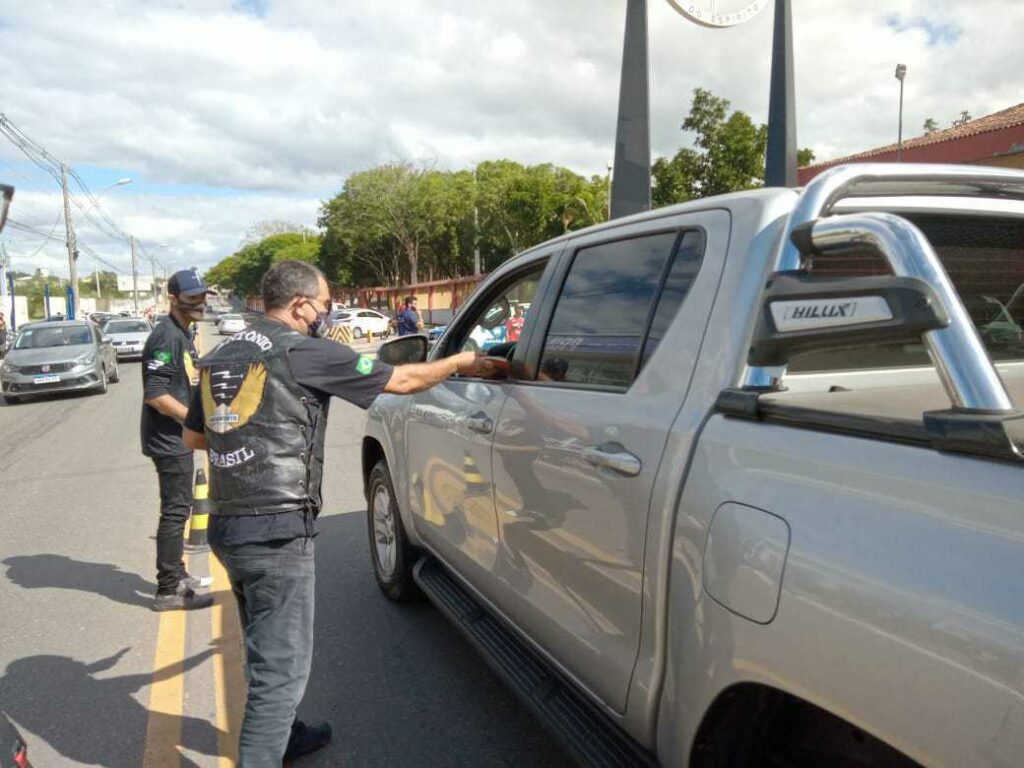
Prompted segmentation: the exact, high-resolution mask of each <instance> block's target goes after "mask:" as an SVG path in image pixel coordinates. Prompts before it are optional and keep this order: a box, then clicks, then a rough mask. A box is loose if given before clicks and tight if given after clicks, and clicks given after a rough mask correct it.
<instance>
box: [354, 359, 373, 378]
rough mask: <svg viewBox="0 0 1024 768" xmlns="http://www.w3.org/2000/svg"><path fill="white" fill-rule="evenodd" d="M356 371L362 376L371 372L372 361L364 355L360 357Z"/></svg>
mask: <svg viewBox="0 0 1024 768" xmlns="http://www.w3.org/2000/svg"><path fill="white" fill-rule="evenodd" d="M356 370H357V371H359V372H360V373H361V374H363V376H366V375H367V374H369V373H372V372H373V360H371V359H370V358H368V357H367V356H366V355H360V356H359V361H358V362H357V363H356Z"/></svg>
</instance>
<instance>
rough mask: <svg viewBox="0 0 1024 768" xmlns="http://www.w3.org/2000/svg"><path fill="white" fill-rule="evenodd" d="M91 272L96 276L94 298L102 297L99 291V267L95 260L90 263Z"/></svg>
mask: <svg viewBox="0 0 1024 768" xmlns="http://www.w3.org/2000/svg"><path fill="white" fill-rule="evenodd" d="M92 274H93V276H94V277H95V278H96V298H97V299H102V298H103V294H102V293H100V267H99V265H98V264H97V263H96V261H95V260H94V261H93V263H92Z"/></svg>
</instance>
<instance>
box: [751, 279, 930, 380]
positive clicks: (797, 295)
mask: <svg viewBox="0 0 1024 768" xmlns="http://www.w3.org/2000/svg"><path fill="white" fill-rule="evenodd" d="M949 323H950V319H949V315H948V314H947V313H946V310H945V307H943V306H942V302H940V301H939V298H938V296H937V295H936V293H935V291H934V290H933V289H932V287H931V286H930V285H929V284H928V283H926V282H925V281H924V280H920V279H918V278H915V277H892V276H881V277H854V278H820V277H812V276H811V275H810V274H809V273H808V272H805V271H800V270H798V271H792V272H776V273H775V274H774V275H772V277H771V279H769V281H768V285H767V287H766V288H765V293H764V302H763V306H762V308H761V315H760V317H759V319H758V324H757V329H756V330H755V332H754V338H753V342H752V343H751V346H750V353H749V355H748V357H747V362H748V363H749V364H750V365H759V366H781V365H788V364H789V362H790V360H791V359H792V358H793V357H795V356H796V355H797V354H800V353H804V352H821V351H827V350H837V349H847V348H850V347H858V346H862V345H864V344H885V343H893V342H897V343H899V342H904V343H913V342H916V341H919V340H920V338H921V335H922V334H924V333H926V332H927V331H933V330H937V329H939V328H945V327H946V326H948V325H949Z"/></svg>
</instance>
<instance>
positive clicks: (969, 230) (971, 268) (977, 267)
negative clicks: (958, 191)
mask: <svg viewBox="0 0 1024 768" xmlns="http://www.w3.org/2000/svg"><path fill="white" fill-rule="evenodd" d="M905 218H907V219H909V220H910V221H912V222H913V223H914V224H916V225H917V226H918V227H919V228H920V229H921V231H922V232H924V234H925V236H926V237H927V238H928V240H929V242H931V244H932V247H933V248H935V251H936V253H937V254H938V255H939V258H940V259H942V263H943V265H944V266H945V268H946V271H947V272H948V273H949V276H950V278H951V279H952V281H953V285H954V286H955V287H956V289H957V292H958V293H959V294H960V298H961V300H962V301H963V302H964V306H965V307H966V308H967V311H968V313H969V314H970V316H971V319H972V320H973V321H974V325H975V327H976V328H977V329H978V333H979V334H980V335H981V338H982V341H983V342H984V343H985V348H986V349H987V350H988V353H989V355H990V356H991V357H992V359H993V360H994V361H996V362H1002V361H1009V360H1024V221H1022V220H1020V219H1013V218H989V217H975V216H971V217H956V218H954V217H951V216H948V215H937V214H905ZM811 271H812V272H813V273H814V274H816V275H821V276H828V277H840V276H865V275H884V274H888V272H889V269H888V267H887V265H886V264H885V262H884V261H883V260H882V259H881V258H880V257H878V256H876V255H874V254H864V255H852V256H848V257H843V258H828V259H818V260H817V261H816V262H815V264H814V265H813V266H812V268H811ZM931 365H932V363H931V360H930V359H929V358H928V354H927V352H926V351H925V347H924V344H923V343H917V344H887V345H885V344H879V345H872V346H865V347H859V348H857V349H853V350H850V349H847V350H842V351H838V352H813V353H808V354H805V355H801V356H799V357H797V358H795V359H794V360H792V361H791V362H790V366H789V372H790V373H815V372H820V371H839V370H857V369H864V368H898V367H910V366H931Z"/></svg>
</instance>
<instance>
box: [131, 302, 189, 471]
mask: <svg viewBox="0 0 1024 768" xmlns="http://www.w3.org/2000/svg"><path fill="white" fill-rule="evenodd" d="M195 362H196V348H195V346H193V344H192V336H191V335H190V334H189V332H188V331H187V330H185V329H184V328H182V327H181V326H180V325H178V324H177V323H176V322H175V321H174V318H173V317H171V316H169V315H168V316H167V317H165V318H163V319H162V320H161V321H160V322H159V323H157V324H156V327H155V328H153V332H152V333H150V334H149V338H148V339H147V340H146V346H145V347H144V348H143V350H142V399H143V403H142V423H141V425H140V429H141V433H142V453H143V454H144V455H146V456H153V457H157V458H159V457H165V456H186V455H188V454H190V453H191V451H190V450H189V449H188V448H186V447H185V443H183V442H182V440H181V424H180V423H179V422H178V421H177V420H176V419H172V418H171V417H170V416H164V415H163V414H162V413H160V411H158V410H157V409H156V408H154V407H153V406H151V405H147V404H146V403H145V401H146V400H151V399H153V398H155V397H159V396H160V395H170V396H171V397H173V398H174V399H175V400H177V401H178V402H179V403H181V404H182V405H186V406H187V405H188V404H189V403H190V402H191V400H192V389H193V388H194V387H195V385H196V384H197V383H198V382H199V379H198V374H197V372H196V366H195Z"/></svg>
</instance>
